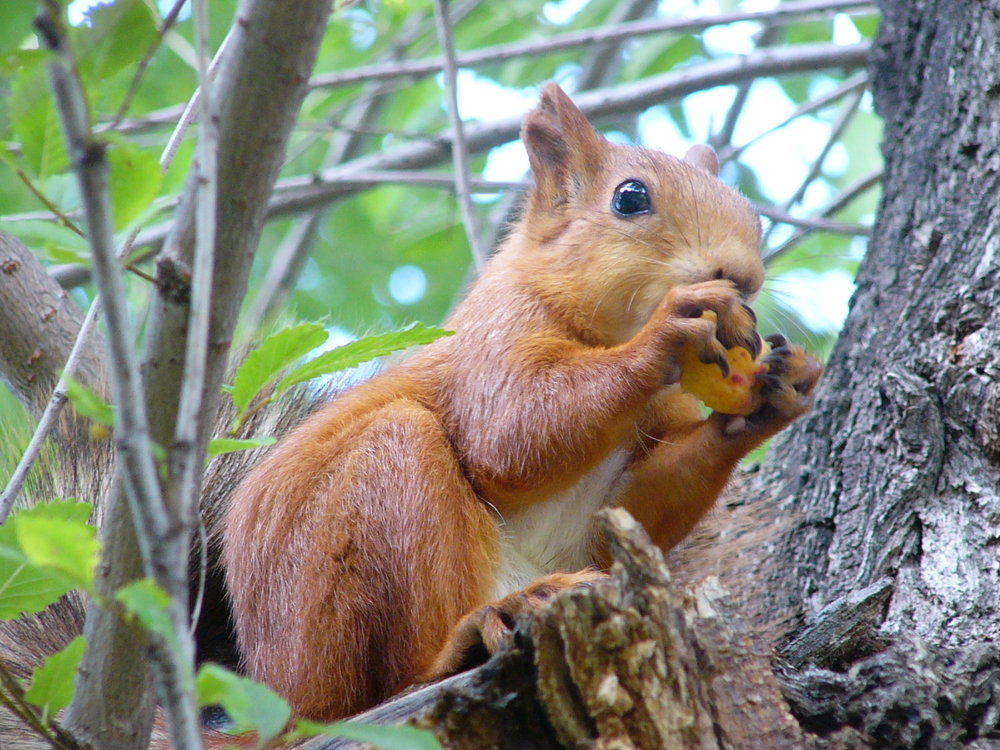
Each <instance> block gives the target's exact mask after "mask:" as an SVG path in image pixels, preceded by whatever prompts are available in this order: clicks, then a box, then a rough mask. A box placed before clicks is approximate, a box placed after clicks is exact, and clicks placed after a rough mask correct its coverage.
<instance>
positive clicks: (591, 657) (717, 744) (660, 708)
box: [308, 509, 806, 750]
mask: <svg viewBox="0 0 1000 750" xmlns="http://www.w3.org/2000/svg"><path fill="white" fill-rule="evenodd" d="M605 520H606V522H607V523H606V525H607V528H608V531H609V541H610V544H609V547H610V550H611V553H612V556H613V558H614V560H615V564H614V565H613V567H612V570H611V576H610V579H609V580H608V581H607V582H602V583H599V584H598V585H596V586H595V587H594V588H593V589H587V588H584V589H575V590H571V591H567V592H564V593H563V594H562V595H561V596H559V597H558V598H557V599H556V600H555V601H553V602H552V603H551V605H550V606H548V607H546V608H545V609H543V610H542V611H541V612H540V613H539V614H538V616H536V617H534V618H532V619H530V620H525V621H523V622H521V623H520V624H519V627H518V629H517V631H516V633H515V637H514V640H513V643H512V644H511V647H510V648H509V649H507V650H506V651H504V652H501V653H500V654H498V655H497V657H495V658H494V659H492V660H491V661H490V662H488V663H487V664H486V665H484V666H483V667H480V668H479V669H477V670H475V671H473V672H471V673H468V674H466V675H461V676H459V677H458V678H456V679H453V680H449V681H447V682H446V683H443V684H441V685H439V686H433V687H430V688H425V689H423V690H421V691H417V692H415V693H413V694H410V695H407V696H404V697H403V698H401V699H398V700H396V701H393V702H391V703H388V704H385V705H384V706H382V707H380V708H378V709H375V710H373V711H371V712H369V713H367V714H365V715H362V716H360V717H358V719H359V720H360V721H370V722H379V723H382V722H399V721H401V720H404V719H409V720H410V721H411V722H412V723H414V724H416V725H417V726H423V727H427V728H430V729H432V730H433V731H434V732H435V734H436V735H437V736H438V738H439V739H440V740H441V742H442V743H443V744H444V746H445V747H447V748H455V749H459V750H466V749H467V750H478V749H480V748H502V749H505V748H510V750H515V749H516V750H521V749H524V748H539V749H541V748H562V747H593V748H609V749H610V748H620V749H624V748H635V749H636V750H661V748H704V749H706V750H708V749H713V750H714V749H717V748H747V747H754V746H757V747H763V748H769V749H770V750H782V749H783V748H788V749H789V750H791V749H793V748H802V747H804V746H806V739H805V737H804V735H803V733H802V731H801V729H800V728H799V725H798V724H797V723H796V721H795V720H794V719H793V718H792V716H791V714H790V713H789V711H788V708H787V706H786V704H785V702H784V700H783V698H782V696H781V693H780V691H779V686H778V681H777V679H776V678H775V676H774V674H773V672H772V671H771V666H770V659H771V653H770V650H769V648H768V647H767V646H765V645H762V644H761V643H760V642H759V641H757V640H755V639H754V638H752V637H750V636H749V635H748V627H747V625H746V624H745V623H744V622H743V620H742V619H741V618H740V617H739V615H738V614H737V613H736V612H734V611H733V610H732V609H731V607H730V606H729V605H728V603H727V594H726V592H725V591H723V590H722V589H721V587H720V586H719V585H718V581H717V580H716V579H710V580H708V581H706V582H705V583H703V585H701V586H700V587H697V588H695V589H691V588H690V587H688V586H687V585H679V584H677V583H675V582H674V581H673V580H672V579H671V576H670V573H669V572H668V570H667V567H666V565H665V563H664V561H663V556H662V554H661V553H660V552H659V550H657V549H656V548H655V547H653V546H652V545H651V544H650V542H649V539H648V537H647V536H646V534H645V532H644V531H643V530H642V528H641V527H640V526H639V525H638V524H637V523H636V522H635V521H634V520H633V519H632V517H631V516H629V515H628V513H627V512H625V511H624V510H621V509H617V510H614V511H610V512H608V513H607V514H606V517H605ZM350 744H351V743H347V742H344V741H341V740H330V739H319V740H314V741H313V742H311V743H309V745H308V747H309V748H310V750H332V749H333V748H339V747H344V746H349V745H350Z"/></svg>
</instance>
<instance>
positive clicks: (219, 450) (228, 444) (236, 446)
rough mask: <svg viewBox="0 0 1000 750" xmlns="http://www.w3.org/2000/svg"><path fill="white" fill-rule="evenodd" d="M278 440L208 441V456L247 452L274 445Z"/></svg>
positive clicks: (270, 438)
mask: <svg viewBox="0 0 1000 750" xmlns="http://www.w3.org/2000/svg"><path fill="white" fill-rule="evenodd" d="M277 442H278V439H277V438H275V437H271V436H270V435H268V436H266V437H257V438H247V439H242V440H241V439H236V438H214V439H212V440H210V441H208V455H210V456H221V455H223V454H224V453H236V452H237V451H248V450H253V449H254V448H263V447H264V446H265V445H274V444H275V443H277Z"/></svg>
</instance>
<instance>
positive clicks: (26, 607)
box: [0, 500, 91, 620]
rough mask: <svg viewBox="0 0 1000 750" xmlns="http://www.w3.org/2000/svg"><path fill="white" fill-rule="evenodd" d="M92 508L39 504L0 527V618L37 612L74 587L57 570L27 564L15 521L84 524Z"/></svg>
mask: <svg viewBox="0 0 1000 750" xmlns="http://www.w3.org/2000/svg"><path fill="white" fill-rule="evenodd" d="M90 511H91V506H90V505H89V504H88V503H78V502H74V501H71V500H65V501H58V502H51V503H39V504H38V505H35V506H33V507H32V508H28V509H26V510H20V511H16V512H15V513H14V514H13V515H12V516H11V517H10V518H9V519H8V520H7V522H6V523H5V524H3V525H2V526H0V619H3V620H11V619H14V618H16V617H18V616H19V615H21V614H22V613H24V614H32V613H34V612H40V611H41V610H43V609H45V607H47V606H49V605H50V604H52V602H54V601H56V599H58V598H59V597H60V596H62V595H63V594H65V593H66V592H67V591H70V590H71V589H72V588H74V583H73V581H72V580H69V579H68V578H67V577H66V575H64V574H63V573H62V572H61V571H59V570H54V569H52V568H41V567H38V566H37V565H33V564H31V563H30V562H29V561H28V557H27V555H26V554H25V552H24V550H23V549H22V548H21V544H20V542H19V541H18V533H17V519H19V518H22V517H25V516H26V517H28V518H52V519H55V520H56V521H57V522H58V521H64V522H75V523H86V521H87V519H88V518H89V516H90Z"/></svg>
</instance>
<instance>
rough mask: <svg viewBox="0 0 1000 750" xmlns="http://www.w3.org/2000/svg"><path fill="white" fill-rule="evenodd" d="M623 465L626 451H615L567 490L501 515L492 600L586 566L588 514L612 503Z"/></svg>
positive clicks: (588, 556)
mask: <svg viewBox="0 0 1000 750" xmlns="http://www.w3.org/2000/svg"><path fill="white" fill-rule="evenodd" d="M627 463H628V456H627V455H626V453H625V452H624V451H615V452H614V453H612V454H611V455H610V456H608V457H607V458H606V459H604V461H603V462H601V463H600V464H598V465H597V466H595V467H594V468H593V469H592V470H591V471H590V473H589V474H586V475H585V476H583V477H582V478H581V479H580V481H579V482H577V483H576V484H575V485H573V486H572V487H570V488H569V489H567V490H564V491H563V492H560V493H559V494H558V495H554V496H553V497H551V498H550V499H548V500H546V501H544V502H540V503H534V504H532V505H529V506H528V507H526V508H523V509H521V510H517V511H511V512H509V513H507V514H506V515H505V516H504V520H503V521H502V522H500V535H501V542H500V564H499V566H498V569H497V577H496V583H495V584H494V588H493V592H492V594H493V596H492V598H493V599H500V598H502V597H504V596H506V595H507V594H510V593H512V592H514V591H517V590H518V589H522V588H524V587H525V586H527V585H528V584H529V583H531V582H532V581H533V580H535V579H536V578H538V577H539V576H542V575H545V574H546V573H555V572H559V571H564V572H572V571H576V570H580V569H582V568H585V567H587V566H588V565H590V564H591V558H590V541H591V534H592V527H593V516H594V513H595V512H597V511H598V510H600V509H601V508H603V507H605V506H607V505H609V504H610V503H611V502H612V500H613V499H614V497H615V495H616V494H617V492H618V490H619V489H620V487H621V484H622V480H623V477H624V472H625V465H626V464H627Z"/></svg>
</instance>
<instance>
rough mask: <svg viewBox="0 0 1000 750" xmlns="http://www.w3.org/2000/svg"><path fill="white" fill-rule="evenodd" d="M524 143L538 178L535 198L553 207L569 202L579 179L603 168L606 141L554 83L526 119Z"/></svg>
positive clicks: (550, 84) (522, 131)
mask: <svg viewBox="0 0 1000 750" xmlns="http://www.w3.org/2000/svg"><path fill="white" fill-rule="evenodd" d="M521 140H522V141H523V142H524V147H525V149H527V151H528V160H529V161H530V162H531V171H532V174H533V175H534V178H535V198H536V200H542V201H543V202H546V203H549V205H550V207H553V208H554V207H555V206H558V205H560V204H562V203H565V202H566V201H567V200H568V199H569V197H570V195H569V191H570V190H572V188H573V186H574V185H579V184H582V182H584V181H582V180H580V179H578V178H579V177H583V176H585V175H586V174H587V173H590V172H592V171H594V170H596V169H599V168H600V167H599V165H600V163H601V157H602V156H603V151H604V149H603V148H602V144H603V141H604V139H603V138H602V136H601V135H599V134H598V133H597V131H596V130H594V128H593V127H591V125H590V123H589V122H588V121H587V118H586V117H584V115H583V113H582V112H581V111H580V110H579V109H578V108H577V106H576V105H575V104H573V100H572V99H570V98H569V97H568V96H567V95H566V93H565V92H564V91H563V90H562V89H561V88H559V86H557V85H556V84H554V83H548V84H546V85H545V86H544V87H543V88H542V95H541V99H540V100H539V102H538V106H537V107H535V109H533V110H532V111H531V112H529V113H528V116H527V117H526V118H525V120H524V126H523V127H522V128H521Z"/></svg>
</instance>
